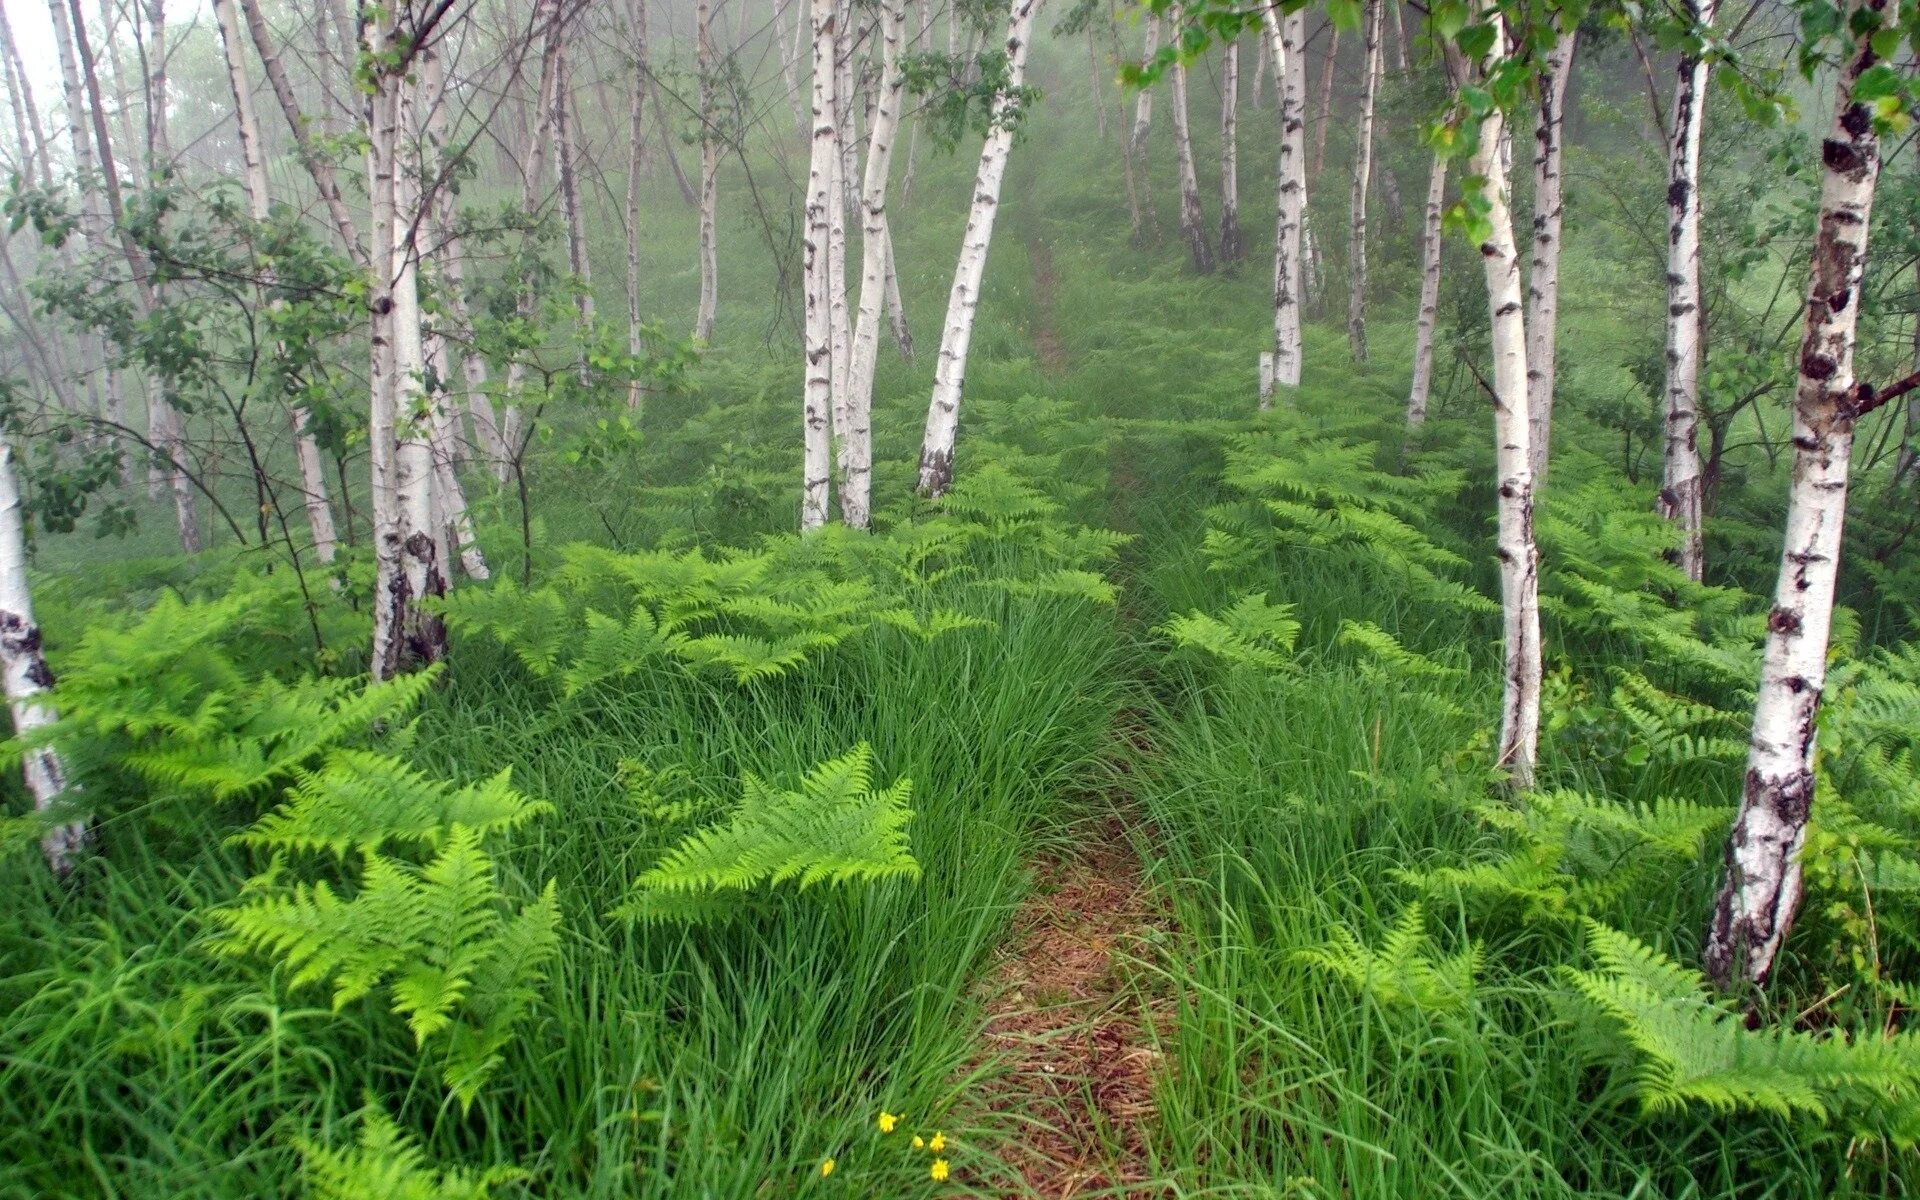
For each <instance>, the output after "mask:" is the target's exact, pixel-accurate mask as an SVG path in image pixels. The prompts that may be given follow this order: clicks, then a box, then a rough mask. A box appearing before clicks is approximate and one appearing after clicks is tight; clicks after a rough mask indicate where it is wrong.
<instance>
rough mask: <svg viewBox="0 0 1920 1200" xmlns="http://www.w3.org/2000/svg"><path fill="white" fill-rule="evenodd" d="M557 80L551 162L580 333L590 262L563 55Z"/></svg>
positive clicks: (585, 322) (588, 301) (587, 316)
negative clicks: (555, 178) (573, 286)
mask: <svg viewBox="0 0 1920 1200" xmlns="http://www.w3.org/2000/svg"><path fill="white" fill-rule="evenodd" d="M558 69H559V80H558V82H557V84H556V85H555V87H554V90H553V110H552V113H551V114H550V116H549V119H550V120H551V121H552V123H553V160H554V168H555V173H556V175H557V177H558V182H559V189H560V218H561V222H562V223H563V224H564V225H565V226H566V230H567V270H568V272H570V273H571V274H572V275H573V281H574V285H575V287H576V289H577V290H576V291H575V293H574V298H573V304H574V311H575V313H577V314H578V315H579V319H580V330H581V332H582V334H584V333H585V332H586V330H587V329H588V328H589V327H590V326H591V325H592V323H593V261H592V260H591V259H590V258H589V257H588V256H587V230H586V225H585V216H586V214H585V213H584V212H583V211H582V210H581V206H580V176H579V171H578V169H577V167H576V165H575V162H574V159H575V155H574V146H573V72H572V70H571V67H570V64H569V62H568V60H567V58H566V56H565V55H564V54H562V55H561V58H560V62H559V64H558ZM580 377H581V379H582V380H583V381H584V380H585V379H586V377H587V363H586V346H585V345H584V344H583V345H582V346H581V348H580Z"/></svg>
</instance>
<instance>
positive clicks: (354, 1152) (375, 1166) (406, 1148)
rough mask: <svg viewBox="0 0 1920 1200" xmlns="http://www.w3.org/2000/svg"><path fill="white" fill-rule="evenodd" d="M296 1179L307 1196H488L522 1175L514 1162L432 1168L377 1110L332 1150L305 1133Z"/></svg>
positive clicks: (372, 1199) (315, 1199) (334, 1199)
mask: <svg viewBox="0 0 1920 1200" xmlns="http://www.w3.org/2000/svg"><path fill="white" fill-rule="evenodd" d="M294 1144H295V1146H296V1147H297V1148H298V1149H299V1151H300V1158H301V1165H300V1180H301V1183H302V1184H304V1185H305V1187H306V1191H307V1195H308V1196H310V1197H311V1198H312V1200H488V1197H490V1196H491V1195H492V1189H493V1188H495V1187H499V1186H502V1185H504V1184H509V1183H518V1182H520V1181H521V1180H524V1179H526V1178H527V1173H526V1172H525V1171H523V1170H521V1169H519V1168H518V1167H510V1166H498V1167H488V1168H487V1169H485V1170H483V1171H478V1172H475V1171H469V1170H467V1169H465V1168H458V1167H456V1168H452V1169H449V1170H445V1171H439V1170H435V1169H433V1168H432V1167H431V1166H429V1165H428V1163H427V1157H426V1154H425V1153H424V1152H423V1151H422V1150H421V1149H420V1147H419V1145H418V1144H417V1143H416V1142H415V1141H414V1140H413V1139H412V1138H411V1137H409V1136H408V1135H407V1134H406V1133H405V1132H404V1131H402V1130H401V1128H400V1127H399V1126H398V1125H396V1124H395V1123H394V1121H393V1119H392V1118H391V1117H389V1116H387V1115H386V1114H385V1113H384V1112H381V1111H379V1110H378V1109H369V1110H368V1111H366V1112H365V1113H363V1114H362V1115H361V1118H360V1136H359V1138H358V1139H357V1140H356V1143H355V1144H354V1145H353V1146H352V1147H349V1148H344V1149H336V1148H335V1147H332V1146H323V1145H320V1144H319V1143H316V1142H313V1141H309V1140H307V1139H305V1138H299V1139H296V1140H295V1143H294Z"/></svg>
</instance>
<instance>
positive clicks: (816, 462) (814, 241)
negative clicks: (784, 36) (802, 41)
mask: <svg viewBox="0 0 1920 1200" xmlns="http://www.w3.org/2000/svg"><path fill="white" fill-rule="evenodd" d="M809 11H810V13H811V16H812V25H813V153H812V158H811V160H810V161H809V163H808V167H807V230H806V243H805V263H804V270H805V274H806V367H807V372H806V391H805V395H804V398H803V401H802V404H801V433H802V438H803V446H804V448H805V462H804V465H803V467H802V470H801V483H800V529H801V531H802V532H805V531H807V530H811V529H818V528H819V527H820V526H822V525H825V524H826V523H827V505H828V500H829V494H830V492H831V491H832V487H833V423H832V422H833V404H834V398H833V312H832V307H833V300H832V297H831V296H830V295H829V291H830V283H829V280H830V276H831V272H830V271H829V269H828V258H829V250H828V243H829V241H830V240H831V238H832V230H833V213H832V211H831V210H832V209H833V206H834V205H835V203H837V193H836V192H835V190H834V186H833V176H834V170H835V166H836V164H838V163H839V161H840V122H839V119H838V114H837V113H836V112H835V111H834V110H835V107H836V101H837V96H836V94H835V93H836V89H837V84H838V79H837V78H836V76H837V70H836V67H835V59H836V57H837V55H838V53H839V27H838V17H839V12H838V5H837V4H836V3H835V0H810V3H809Z"/></svg>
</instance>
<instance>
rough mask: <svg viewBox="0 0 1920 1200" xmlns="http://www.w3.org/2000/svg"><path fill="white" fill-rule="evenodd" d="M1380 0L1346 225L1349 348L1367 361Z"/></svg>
mask: <svg viewBox="0 0 1920 1200" xmlns="http://www.w3.org/2000/svg"><path fill="white" fill-rule="evenodd" d="M1380 23H1381V0H1368V3H1367V26H1366V54H1365V55H1364V56H1363V58H1362V60H1361V68H1360V70H1361V83H1360V134H1359V141H1358V142H1357V144H1356V145H1355V146H1354V150H1353V196H1352V199H1351V201H1350V203H1349V206H1348V211H1349V214H1350V222H1349V224H1348V226H1347V348H1348V350H1349V351H1351V353H1352V354H1353V361H1355V362H1365V361H1367V193H1368V192H1369V191H1371V190H1372V183H1373V111H1374V101H1375V98H1376V97H1377V96H1378V94H1379V91H1380Z"/></svg>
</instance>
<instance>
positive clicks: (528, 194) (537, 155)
mask: <svg viewBox="0 0 1920 1200" xmlns="http://www.w3.org/2000/svg"><path fill="white" fill-rule="evenodd" d="M560 18H561V11H560V3H559V0H535V3H534V18H533V28H535V29H539V30H544V39H543V42H542V45H541V50H540V82H539V84H538V85H537V88H536V96H535V100H534V112H535V113H536V114H539V115H538V116H536V118H535V120H534V121H533V122H532V123H531V125H530V126H529V128H528V130H527V143H528V144H527V146H526V149H525V153H524V154H523V156H522V157H521V160H520V162H521V176H520V207H521V210H522V211H523V212H524V213H525V214H526V215H527V219H528V220H531V219H532V217H533V214H534V211H535V210H536V209H537V208H538V206H539V203H540V192H541V188H542V187H543V186H544V185H545V183H546V176H547V156H548V154H549V153H550V151H551V148H552V147H551V141H552V139H550V138H549V137H548V136H547V131H548V129H549V128H550V122H548V121H547V120H546V118H545V114H546V113H549V112H551V111H552V105H553V103H554V100H555V96H556V94H557V93H558V92H559V83H560V55H561V52H562V46H563V36H562V30H561V19H560ZM654 107H655V109H656V115H658V114H657V110H658V108H659V106H658V105H655V106H654ZM672 151H673V147H672V145H671V144H669V145H668V146H667V152H668V157H669V158H671V157H672ZM536 241H537V239H536V237H535V231H534V230H533V229H532V228H531V227H529V228H528V230H527V232H526V234H525V235H524V236H523V237H522V238H521V242H520V250H521V254H522V255H528V254H531V253H532V251H533V248H534V246H535V245H536ZM539 307H540V298H539V297H538V296H537V295H535V294H534V291H533V289H532V287H530V286H524V285H523V286H522V287H520V288H519V296H518V298H517V303H516V309H515V311H516V315H517V316H518V317H519V319H520V320H522V321H525V322H529V323H531V322H532V321H533V320H534V319H535V318H536V316H537V315H538V313H539ZM526 386H527V365H526V363H525V362H523V361H521V359H520V358H519V357H518V356H516V357H515V358H514V359H513V361H512V362H510V363H508V364H507V395H506V401H505V406H504V407H505V411H504V412H503V414H502V416H501V422H500V441H501V445H502V447H503V448H504V450H505V456H504V457H502V459H501V460H500V461H499V462H498V463H497V464H495V467H494V475H495V477H496V478H497V479H499V480H500V482H502V483H505V482H506V481H507V479H508V477H509V476H510V475H511V474H512V472H513V470H514V459H516V458H517V457H518V456H519V454H520V451H521V447H522V443H523V442H524V441H525V432H524V430H523V429H522V424H521V414H520V397H521V396H522V395H524V394H525V392H526Z"/></svg>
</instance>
